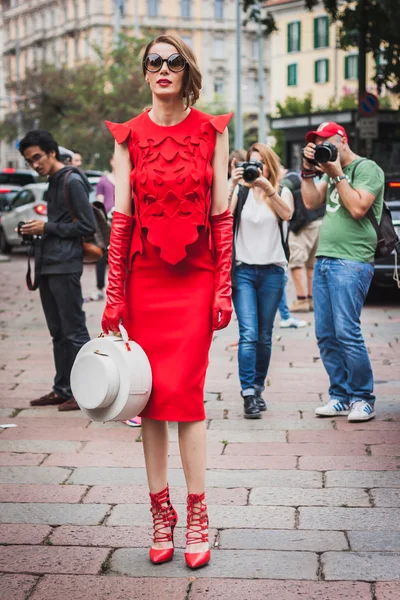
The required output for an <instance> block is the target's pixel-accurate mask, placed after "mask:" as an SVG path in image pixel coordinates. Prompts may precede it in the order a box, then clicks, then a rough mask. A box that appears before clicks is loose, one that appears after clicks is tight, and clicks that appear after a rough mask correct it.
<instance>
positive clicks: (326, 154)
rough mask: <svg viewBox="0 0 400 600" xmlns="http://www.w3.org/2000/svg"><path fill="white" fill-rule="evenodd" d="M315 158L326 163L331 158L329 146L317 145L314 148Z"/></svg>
mask: <svg viewBox="0 0 400 600" xmlns="http://www.w3.org/2000/svg"><path fill="white" fill-rule="evenodd" d="M314 156H315V160H316V161H317V162H318V163H326V162H329V161H330V160H332V151H331V149H330V148H328V147H326V146H323V145H322V144H321V146H317V147H316V148H315V155H314Z"/></svg>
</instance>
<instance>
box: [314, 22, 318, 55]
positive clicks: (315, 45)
mask: <svg viewBox="0 0 400 600" xmlns="http://www.w3.org/2000/svg"><path fill="white" fill-rule="evenodd" d="M314 48H318V19H317V18H315V19H314Z"/></svg>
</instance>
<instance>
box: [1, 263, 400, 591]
mask: <svg viewBox="0 0 400 600" xmlns="http://www.w3.org/2000/svg"><path fill="white" fill-rule="evenodd" d="M25 268H26V261H25V257H24V256H23V255H15V256H14V255H13V256H12V259H11V261H10V262H5V263H2V264H1V265H0V274H1V279H2V287H1V290H0V307H1V308H0V375H1V377H0V422H1V423H15V424H16V425H17V427H15V428H13V429H7V430H1V429H0V465H1V466H0V483H1V486H0V502H1V505H0V545H2V547H1V550H0V600H28V599H29V600H106V599H107V600H111V599H112V600H131V599H132V600H136V599H143V600H169V599H173V600H217V599H218V600H250V599H251V600H399V599H400V473H399V469H400V341H399V340H400V303H398V304H397V306H394V305H388V306H383V305H382V306H375V305H370V306H368V307H367V308H366V310H365V312H364V319H363V321H364V332H365V336H366V342H367V346H368V348H369V352H370V355H371V359H372V362H373V368H374V374H375V378H376V393H377V397H378V405H377V406H378V408H377V411H378V415H377V418H376V419H375V420H373V421H371V422H369V423H364V424H363V423H361V424H350V423H348V422H347V420H346V419H345V418H338V419H330V418H328V419H316V418H315V417H314V415H313V411H314V408H315V406H316V405H318V404H321V403H324V402H325V401H326V400H327V383H328V382H327V378H326V375H325V372H324V369H323V367H322V365H321V361H320V359H319V353H318V348H317V345H316V342H315V338H314V333H313V328H312V327H311V326H310V327H307V328H305V329H301V330H297V331H296V330H280V329H279V328H277V329H276V330H275V332H274V348H273V360H272V366H271V370H270V374H269V379H268V387H267V390H266V393H265V397H266V400H267V403H268V412H267V413H264V416H263V419H261V420H258V421H245V420H244V419H243V418H242V405H241V401H240V397H239V384H238V377H237V357H236V353H235V352H232V351H229V350H227V347H228V345H229V344H230V343H231V342H233V341H234V340H235V339H236V337H237V329H236V323H233V324H232V325H230V327H229V328H228V329H227V330H225V331H222V332H218V335H216V336H215V341H214V344H213V347H212V352H211V363H210V368H209V372H208V377H207V386H206V390H207V394H206V409H207V418H208V421H207V423H208V440H209V460H208V503H209V512H210V526H211V528H212V529H211V541H212V543H213V546H214V550H213V552H212V562H211V564H210V565H209V566H208V567H206V568H204V569H203V570H200V571H196V572H192V571H189V570H188V569H187V568H186V567H185V565H184V559H183V550H182V548H183V547H184V529H183V526H184V524H185V520H186V515H185V488H184V479H183V474H182V471H181V468H180V458H179V449H178V444H177V429H176V426H175V425H172V427H171V456H170V485H171V491H172V498H173V501H174V503H176V504H177V509H178V513H179V518H180V522H179V524H178V528H177V532H178V533H177V542H178V550H177V552H176V555H175V557H174V560H173V562H172V563H169V564H166V565H160V566H157V567H155V566H153V565H152V564H151V563H150V562H149V560H148V545H149V541H150V531H151V529H150V525H151V517H150V511H149V505H148V493H147V487H146V476H145V470H144V460H143V454H142V447H141V442H140V430H137V429H130V428H128V427H126V426H124V425H122V424H120V423H109V424H97V423H92V422H90V421H89V419H87V418H86V417H84V416H83V415H82V414H81V413H80V412H78V411H75V412H72V413H59V412H58V411H57V408H54V407H50V408H39V409H32V408H30V407H29V400H31V399H32V398H35V397H37V396H39V395H41V394H43V393H47V392H48V391H49V390H50V389H51V383H52V377H53V360H52V348H51V344H50V338H49V334H48V331H47V328H46V326H45V321H44V316H43V313H42V311H41V307H40V300H39V295H38V293H37V292H36V293H32V292H28V291H27V290H26V288H25V284H24V276H25ZM94 280H95V279H94V271H93V268H92V267H89V268H87V269H86V270H85V275H84V293H85V295H86V296H88V295H89V294H90V292H91V291H93V283H94ZM102 308H103V307H102V303H99V302H91V303H88V304H86V305H85V310H86V314H87V318H88V324H89V329H90V333H91V335H92V336H95V335H97V334H98V333H99V327H100V326H99V322H100V315H101V312H102ZM305 318H306V319H307V320H310V322H311V320H312V315H307V316H306V317H305Z"/></svg>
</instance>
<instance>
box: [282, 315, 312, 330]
mask: <svg viewBox="0 0 400 600" xmlns="http://www.w3.org/2000/svg"><path fill="white" fill-rule="evenodd" d="M279 327H280V328H281V329H289V328H292V329H298V328H299V327H307V321H303V320H302V319H295V317H289V319H282V321H281V322H280V323H279Z"/></svg>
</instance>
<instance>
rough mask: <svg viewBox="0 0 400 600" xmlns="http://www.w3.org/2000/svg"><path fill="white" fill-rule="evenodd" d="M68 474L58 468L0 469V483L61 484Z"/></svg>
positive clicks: (66, 470) (67, 471)
mask: <svg viewBox="0 0 400 600" xmlns="http://www.w3.org/2000/svg"><path fill="white" fill-rule="evenodd" d="M70 474H71V469H61V468H58V467H0V481H1V483H22V484H30V483H44V484H46V483H51V484H53V483H63V482H64V481H65V480H66V479H67V478H68V477H69V475H70Z"/></svg>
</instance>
